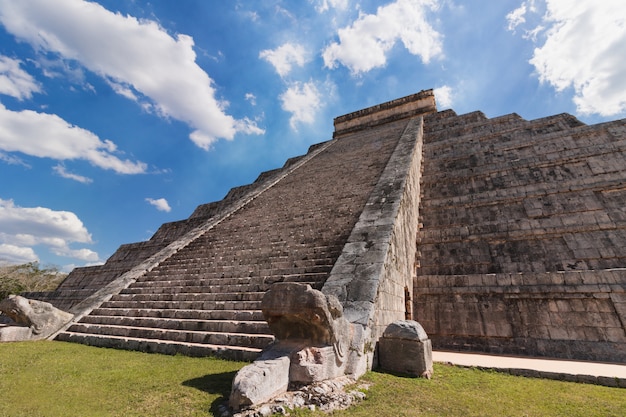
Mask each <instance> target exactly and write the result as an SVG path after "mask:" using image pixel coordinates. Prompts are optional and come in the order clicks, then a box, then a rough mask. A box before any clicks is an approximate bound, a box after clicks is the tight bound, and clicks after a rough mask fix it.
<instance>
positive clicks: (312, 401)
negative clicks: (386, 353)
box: [218, 376, 369, 417]
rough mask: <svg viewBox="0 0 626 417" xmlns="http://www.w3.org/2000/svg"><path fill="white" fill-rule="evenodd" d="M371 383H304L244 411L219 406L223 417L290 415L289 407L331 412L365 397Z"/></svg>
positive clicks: (346, 380)
mask: <svg viewBox="0 0 626 417" xmlns="http://www.w3.org/2000/svg"><path fill="white" fill-rule="evenodd" d="M368 388H369V385H368V384H367V383H365V382H358V383H357V381H355V380H354V379H353V378H350V377H348V376H343V377H339V378H336V379H333V380H328V381H323V382H318V383H315V384H310V385H305V386H302V387H298V388H293V387H292V390H290V391H288V392H286V393H284V394H282V395H280V396H278V397H275V398H274V399H273V400H271V401H270V402H268V403H264V404H258V405H256V406H254V407H251V408H249V409H246V410H244V411H241V412H238V413H233V412H232V411H231V409H230V408H229V407H228V404H227V403H226V402H225V403H224V404H222V405H220V406H219V407H218V415H219V416H220V417H267V416H271V415H272V414H280V415H285V416H289V415H290V410H294V409H298V408H308V409H310V410H321V411H323V412H325V413H331V412H333V411H335V410H344V409H347V408H349V407H351V406H353V405H356V404H358V403H359V402H361V401H363V400H365V398H366V394H365V392H364V391H366V390H367V389H368Z"/></svg>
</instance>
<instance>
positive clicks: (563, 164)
mask: <svg viewBox="0 0 626 417" xmlns="http://www.w3.org/2000/svg"><path fill="white" fill-rule="evenodd" d="M624 151H626V120H620V121H615V122H609V123H604V124H599V125H594V126H586V125H584V124H582V123H581V122H579V121H578V120H576V119H575V118H574V117H572V116H570V115H565V114H562V115H556V116H552V117H547V118H543V119H537V120H532V121H527V120H524V119H522V118H521V117H519V116H518V115H515V114H512V115H507V116H502V117H498V118H494V119H488V118H487V117H485V115H484V114H482V113H480V112H474V113H469V114H466V115H456V114H455V113H454V112H452V111H445V112H440V113H437V114H433V115H430V116H426V117H425V120H424V171H423V174H422V184H421V187H422V192H423V197H422V199H421V205H420V222H421V223H422V228H421V229H420V231H419V233H418V241H419V242H420V243H419V252H418V256H417V263H418V266H419V267H418V268H417V276H416V279H415V283H414V286H413V296H414V309H413V310H414V313H415V317H414V318H415V319H416V320H418V321H419V322H420V323H421V324H422V325H423V326H424V328H425V329H426V331H427V333H428V335H429V336H430V338H431V340H432V342H433V346H434V347H435V348H439V349H452V350H471V351H483V352H491V353H509V354H516V355H530V356H547V357H558V358H565V359H582V360H596V361H616V362H625V361H626V328H625V323H626V309H624V306H626V303H624V294H626V269H624V268H626V216H625V215H624V209H623V208H624V206H625V204H626V192H625V190H624V187H623V183H624V179H625V177H624V173H623V169H622V168H621V167H622V166H623V158H622V154H623V152H624ZM459 317H463V319H462V320H459Z"/></svg>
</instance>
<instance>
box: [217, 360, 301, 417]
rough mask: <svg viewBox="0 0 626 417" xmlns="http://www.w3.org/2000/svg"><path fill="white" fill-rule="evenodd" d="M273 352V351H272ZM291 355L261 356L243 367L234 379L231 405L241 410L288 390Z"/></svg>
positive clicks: (234, 408) (236, 409)
mask: <svg viewBox="0 0 626 417" xmlns="http://www.w3.org/2000/svg"><path fill="white" fill-rule="evenodd" d="M272 353H273V352H272ZM289 364H290V361H289V356H287V355H285V356H278V357H265V358H264V357H261V358H259V359H258V360H257V361H255V362H254V363H252V364H250V365H247V366H245V367H243V368H242V369H241V370H240V371H239V372H237V375H236V376H235V380H234V381H233V386H232V390H231V394H230V399H229V405H230V407H231V408H232V409H233V410H235V411H239V410H242V409H245V408H247V407H250V406H252V405H255V404H261V403H264V402H267V401H269V400H270V399H271V398H273V397H275V396H277V395H279V394H282V393H284V392H286V391H287V388H288V386H289Z"/></svg>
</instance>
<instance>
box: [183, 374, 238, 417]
mask: <svg viewBox="0 0 626 417" xmlns="http://www.w3.org/2000/svg"><path fill="white" fill-rule="evenodd" d="M236 374H237V371H232V372H222V373H220V374H208V375H204V376H201V377H199V378H193V379H189V380H187V381H183V385H184V386H186V387H192V388H195V389H198V390H200V391H203V392H206V393H208V394H218V395H220V397H218V398H216V399H215V400H214V401H213V402H212V403H211V407H210V409H209V411H210V412H211V414H213V415H214V416H216V415H219V413H218V406H220V405H222V404H224V403H228V397H229V396H230V388H231V385H232V383H233V379H235V375H236Z"/></svg>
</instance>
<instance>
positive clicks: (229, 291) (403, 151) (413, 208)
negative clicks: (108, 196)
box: [28, 90, 626, 366]
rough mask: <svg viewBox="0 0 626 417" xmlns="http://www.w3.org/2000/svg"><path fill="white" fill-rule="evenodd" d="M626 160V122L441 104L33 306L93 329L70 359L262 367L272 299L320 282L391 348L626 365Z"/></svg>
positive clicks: (352, 125) (161, 237) (239, 195)
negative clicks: (462, 110) (227, 361)
mask: <svg viewBox="0 0 626 417" xmlns="http://www.w3.org/2000/svg"><path fill="white" fill-rule="evenodd" d="M625 156H626V121H625V120H621V121H615V122H610V123H604V124H599V125H594V126H587V125H585V124H583V123H581V122H580V121H578V120H577V119H576V118H574V117H573V116H570V115H567V114H561V115H556V116H552V117H547V118H542V119H537V120H532V121H527V120H524V119H523V118H521V117H520V116H518V115H516V114H511V115H506V116H502V117H496V118H492V119H489V118H487V117H486V116H485V115H484V114H482V113H480V112H474V113H469V114H464V115H457V114H456V113H454V111H452V110H446V111H440V112H438V111H437V109H436V106H435V97H434V95H433V92H432V90H427V91H422V92H420V93H417V94H414V95H411V96H408V97H404V98H401V99H397V100H393V101H390V102H387V103H383V104H380V105H378V106H374V107H370V108H366V109H363V110H360V111H357V112H354V113H350V114H347V115H345V116H341V117H338V118H336V119H335V133H334V135H333V139H332V140H330V141H328V142H324V143H321V144H318V145H315V146H312V147H311V149H310V150H309V152H308V153H307V154H306V155H304V156H302V157H300V158H293V159H291V160H289V161H287V163H286V164H285V165H284V166H283V167H282V168H281V169H277V170H274V171H269V172H265V173H262V174H261V175H260V176H259V178H258V179H257V180H256V181H255V182H254V183H253V184H250V185H247V186H243V187H239V188H235V189H233V190H231V191H230V192H229V193H228V195H227V196H226V197H225V198H224V199H223V200H221V201H218V202H214V203H210V204H206V205H201V206H199V207H198V208H197V209H196V210H195V212H194V213H193V214H192V215H191V216H190V217H189V218H188V219H186V220H182V221H179V222H174V223H168V224H164V225H163V226H162V227H161V228H160V229H159V230H158V231H157V233H155V235H154V236H153V237H152V238H151V239H150V240H149V241H147V242H141V243H135V244H129V245H123V246H121V247H120V248H119V249H118V251H117V252H116V253H115V254H114V255H113V256H112V257H111V258H110V259H109V260H108V261H107V262H106V263H105V264H104V265H102V266H98V267H89V268H77V269H76V270H74V271H73V272H72V273H71V274H70V275H69V276H68V277H67V279H66V280H65V281H64V282H63V283H62V285H61V286H60V287H59V288H58V290H57V291H55V292H51V293H43V294H42V293H39V294H34V293H33V294H28V296H30V297H33V298H38V299H42V300H47V301H50V302H52V303H53V304H54V305H56V306H57V307H59V308H61V309H65V310H69V311H71V312H72V313H74V314H76V320H75V322H74V323H73V324H72V325H71V326H70V327H68V328H67V329H65V330H64V331H62V332H61V333H60V334H58V336H56V337H57V339H59V340H66V341H75V342H80V343H87V344H92V345H97V346H110V347H118V348H124V349H137V350H144V351H149V352H163V353H182V354H189V355H219V356H224V357H229V358H237V359H253V358H254V357H256V356H257V355H258V352H259V351H260V350H261V349H262V348H264V347H265V346H267V345H268V344H269V343H271V342H272V340H273V336H272V335H271V334H270V332H269V329H268V326H267V324H266V323H265V321H264V319H263V316H262V314H261V311H260V302H261V299H262V297H263V294H264V293H265V292H266V291H267V290H268V289H269V288H270V286H271V285H272V284H274V283H278V282H302V283H308V284H310V285H311V286H312V287H313V288H315V289H319V290H321V291H322V292H323V293H325V294H332V295H335V296H337V297H338V299H339V301H340V302H341V304H342V305H343V309H344V314H345V316H346V318H347V319H348V320H349V321H350V322H351V323H353V324H360V325H361V326H363V327H364V328H367V329H369V331H370V332H371V346H372V347H374V346H375V345H376V341H377V340H378V338H379V337H380V335H381V334H382V333H383V331H384V329H385V327H386V326H387V325H388V324H390V323H391V322H393V321H395V320H399V319H404V318H412V319H415V320H417V321H419V322H420V323H421V324H422V325H423V327H424V329H425V330H426V332H427V333H428V335H429V336H430V338H431V339H432V342H433V347H434V348H439V349H454V350H471V351H483V352H491V353H514V354H523V355H532V356H551V357H560V358H575V359H589V360H601V361H613V362H626V269H624V268H626V208H625V207H626V172H625V171H624V164H625V162H624V158H625ZM372 352H373V348H372ZM371 364H372V363H371V362H370V366H371Z"/></svg>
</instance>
